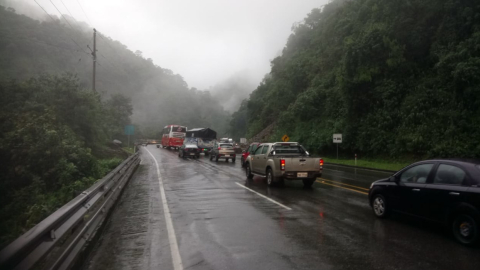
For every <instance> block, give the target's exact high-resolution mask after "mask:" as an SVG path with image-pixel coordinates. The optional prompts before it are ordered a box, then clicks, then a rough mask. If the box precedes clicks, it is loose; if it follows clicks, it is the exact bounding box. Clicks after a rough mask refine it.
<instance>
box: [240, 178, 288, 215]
mask: <svg viewBox="0 0 480 270" xmlns="http://www.w3.org/2000/svg"><path fill="white" fill-rule="evenodd" d="M235 184H237V185H238V186H239V187H242V188H244V189H246V190H248V191H251V192H253V193H255V194H257V195H258V196H260V197H262V198H264V199H266V200H268V201H271V202H273V203H274V204H277V205H279V206H281V207H283V208H285V209H287V210H292V208H290V207H288V206H285V205H283V204H281V203H279V202H277V201H275V200H272V199H270V198H268V197H267V196H265V195H263V194H260V193H258V192H256V191H255V190H253V189H250V188H248V187H246V186H244V185H242V184H240V183H238V182H235Z"/></svg>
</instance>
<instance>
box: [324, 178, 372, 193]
mask: <svg viewBox="0 0 480 270" xmlns="http://www.w3.org/2000/svg"><path fill="white" fill-rule="evenodd" d="M316 182H317V183H320V184H324V185H329V186H333V187H338V188H342V189H347V190H350V191H354V192H357V193H361V194H365V195H368V193H367V192H363V191H359V190H356V189H351V188H346V187H342V186H339V185H334V184H330V183H326V182H325V181H318V180H317V181H316Z"/></svg>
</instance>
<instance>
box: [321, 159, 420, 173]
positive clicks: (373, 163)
mask: <svg viewBox="0 0 480 270" xmlns="http://www.w3.org/2000/svg"><path fill="white" fill-rule="evenodd" d="M323 160H324V161H325V162H327V163H328V162H331V163H337V164H343V165H350V166H355V159H336V158H328V157H324V158H323ZM413 162H414V161H412V162H396V161H389V160H364V159H357V166H358V167H366V168H372V169H380V170H390V171H398V170H400V169H402V168H403V167H405V166H407V165H409V164H411V163H413Z"/></svg>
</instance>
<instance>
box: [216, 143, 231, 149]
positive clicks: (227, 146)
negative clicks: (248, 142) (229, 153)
mask: <svg viewBox="0 0 480 270" xmlns="http://www.w3.org/2000/svg"><path fill="white" fill-rule="evenodd" d="M218 146H220V147H221V148H233V145H232V144H230V143H221V144H219V145H218Z"/></svg>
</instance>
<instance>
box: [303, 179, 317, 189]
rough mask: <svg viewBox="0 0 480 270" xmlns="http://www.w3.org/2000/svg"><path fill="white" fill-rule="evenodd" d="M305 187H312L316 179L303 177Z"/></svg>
mask: <svg viewBox="0 0 480 270" xmlns="http://www.w3.org/2000/svg"><path fill="white" fill-rule="evenodd" d="M302 181H303V187H306V188H310V187H312V186H313V183H315V179H303V180H302Z"/></svg>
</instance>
